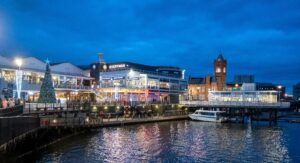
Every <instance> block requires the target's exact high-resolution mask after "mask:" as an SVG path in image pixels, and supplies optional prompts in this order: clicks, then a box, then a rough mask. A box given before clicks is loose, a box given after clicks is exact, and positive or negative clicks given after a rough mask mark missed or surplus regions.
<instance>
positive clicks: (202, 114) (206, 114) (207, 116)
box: [189, 109, 227, 122]
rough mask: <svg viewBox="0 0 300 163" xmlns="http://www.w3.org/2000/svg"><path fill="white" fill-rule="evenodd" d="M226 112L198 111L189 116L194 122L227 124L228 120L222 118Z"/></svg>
mask: <svg viewBox="0 0 300 163" xmlns="http://www.w3.org/2000/svg"><path fill="white" fill-rule="evenodd" d="M222 113H225V112H224V111H213V110H202V109H200V110H196V111H195V112H194V113H193V114H189V117H190V118H191V119H192V120H198V121H206V122H226V121H227V118H226V117H224V116H222Z"/></svg>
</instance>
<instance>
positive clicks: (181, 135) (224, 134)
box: [38, 121, 300, 162]
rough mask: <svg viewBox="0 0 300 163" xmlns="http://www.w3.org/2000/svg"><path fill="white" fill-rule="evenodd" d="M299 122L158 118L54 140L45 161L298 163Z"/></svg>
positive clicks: (42, 160)
mask: <svg viewBox="0 0 300 163" xmlns="http://www.w3.org/2000/svg"><path fill="white" fill-rule="evenodd" d="M299 129H300V125H294V126H293V127H291V126H288V127H287V126H280V125H279V127H269V126H264V125H252V126H251V125H241V124H216V123H205V122H194V121H178V122H175V121H174V122H162V123H153V124H143V125H133V126H124V127H112V128H103V129H100V130H99V131H97V132H96V133H95V134H88V135H80V136H76V137H73V138H72V139H69V140H67V141H64V142H61V143H59V145H54V146H52V147H51V148H49V150H47V151H45V152H44V153H42V154H41V156H40V158H38V161H40V162H44V161H50V162H74V161H75V162H149V161H151V162H297V161H300V159H299V156H300V153H299V148H297V147H296V148H295V145H298V147H299V145H300V141H299V139H298V138H297V136H296V135H297V133H296V132H294V131H299Z"/></svg>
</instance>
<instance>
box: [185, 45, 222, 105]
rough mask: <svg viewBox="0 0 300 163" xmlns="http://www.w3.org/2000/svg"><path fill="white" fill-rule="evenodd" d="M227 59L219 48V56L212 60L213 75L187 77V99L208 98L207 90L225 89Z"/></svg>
mask: <svg viewBox="0 0 300 163" xmlns="http://www.w3.org/2000/svg"><path fill="white" fill-rule="evenodd" d="M226 74H227V61H226V60H225V59H224V57H223V55H222V52H221V50H220V53H219V56H218V58H217V59H215V60H214V76H210V75H206V76H205V77H204V78H198V77H189V81H188V98H189V100H200V101H207V100H208V92H209V91H216V90H218V91H223V90H225V89H226Z"/></svg>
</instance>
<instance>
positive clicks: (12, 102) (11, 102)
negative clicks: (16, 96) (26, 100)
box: [8, 99, 15, 107]
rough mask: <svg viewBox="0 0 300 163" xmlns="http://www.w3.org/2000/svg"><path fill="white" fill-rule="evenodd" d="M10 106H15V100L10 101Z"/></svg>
mask: <svg viewBox="0 0 300 163" xmlns="http://www.w3.org/2000/svg"><path fill="white" fill-rule="evenodd" d="M8 105H9V107H14V106H15V101H14V100H13V99H9V101H8Z"/></svg>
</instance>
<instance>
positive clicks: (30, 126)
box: [0, 116, 40, 146]
mask: <svg viewBox="0 0 300 163" xmlns="http://www.w3.org/2000/svg"><path fill="white" fill-rule="evenodd" d="M39 127H40V119H39V118H36V117H31V116H15V117H0V146H1V145H2V144H4V143H6V142H8V141H9V140H12V139H14V138H16V137H18V136H21V135H23V134H25V133H27V132H30V131H32V130H35V129H37V128H39Z"/></svg>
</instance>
